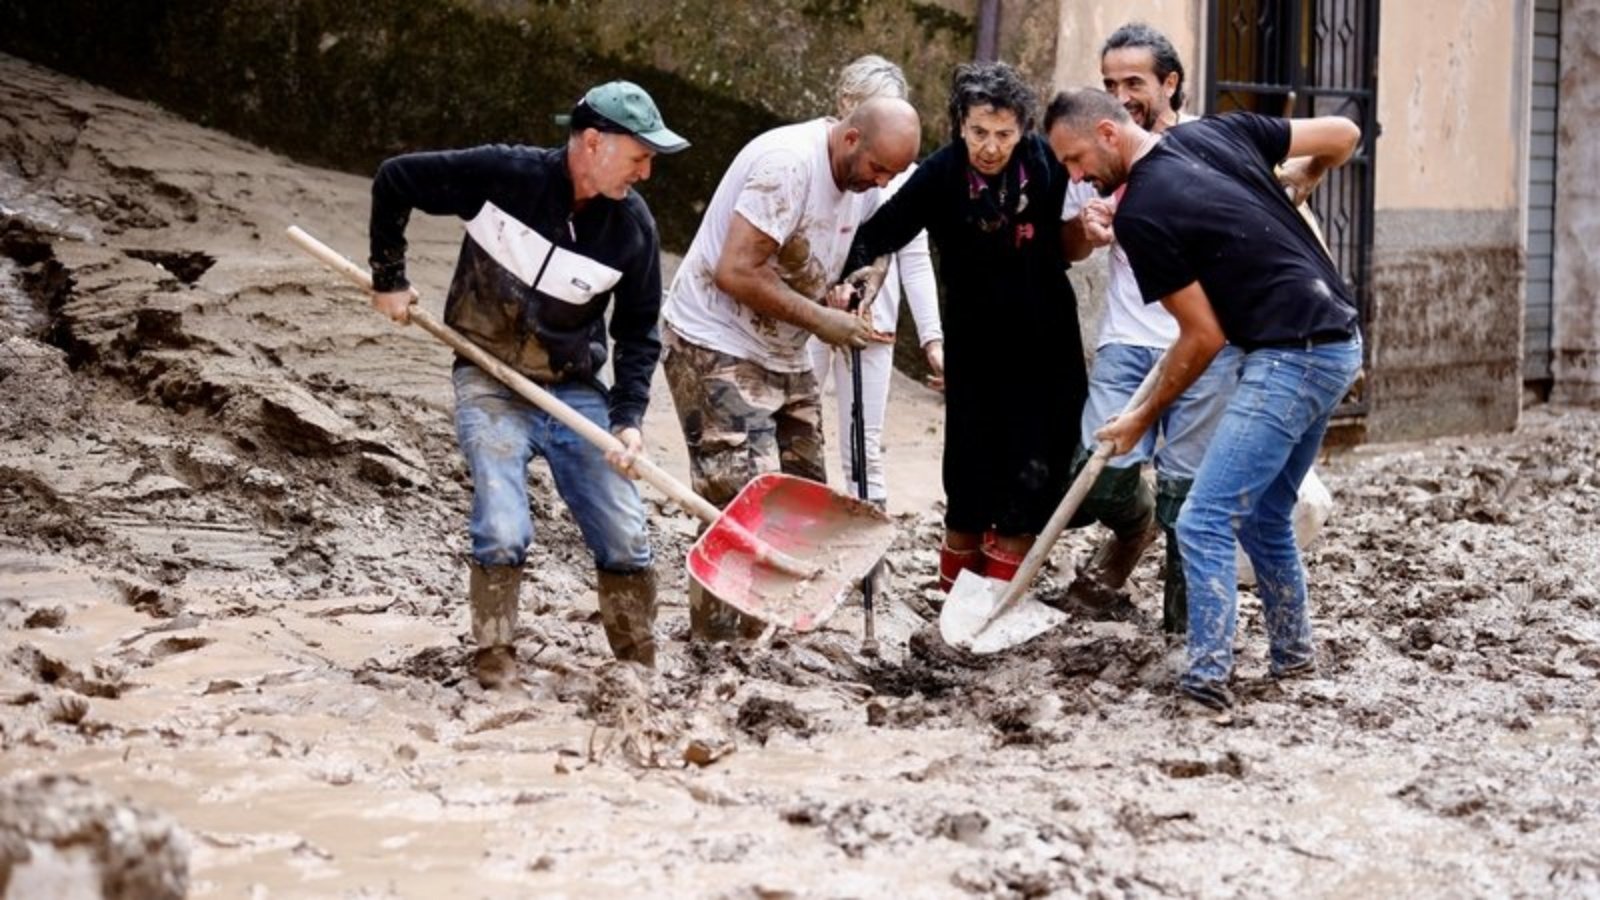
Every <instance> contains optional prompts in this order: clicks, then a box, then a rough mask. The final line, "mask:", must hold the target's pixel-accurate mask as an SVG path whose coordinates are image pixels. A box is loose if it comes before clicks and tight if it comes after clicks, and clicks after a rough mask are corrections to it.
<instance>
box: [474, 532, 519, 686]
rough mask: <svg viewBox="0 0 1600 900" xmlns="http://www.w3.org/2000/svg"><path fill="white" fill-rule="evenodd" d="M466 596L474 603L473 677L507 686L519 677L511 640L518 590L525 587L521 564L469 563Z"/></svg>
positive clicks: (514, 650) (513, 635)
mask: <svg viewBox="0 0 1600 900" xmlns="http://www.w3.org/2000/svg"><path fill="white" fill-rule="evenodd" d="M467 570H468V572H469V575H468V579H467V600H468V602H469V603H470V604H471V606H472V640H473V642H474V643H476V644H477V645H478V649H477V651H476V652H475V653H473V656H472V677H474V678H476V679H477V680H478V684H480V685H482V686H483V687H485V688H498V687H504V686H506V685H508V684H511V683H513V682H515V681H516V680H517V653H516V649H515V648H514V647H513V646H512V641H513V639H514V638H515V636H516V632H517V594H518V591H519V590H520V588H521V587H522V567H521V566H484V565H479V564H478V563H477V562H475V561H469V562H468V563H467Z"/></svg>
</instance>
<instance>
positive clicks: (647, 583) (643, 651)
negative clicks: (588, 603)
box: [600, 569, 656, 668]
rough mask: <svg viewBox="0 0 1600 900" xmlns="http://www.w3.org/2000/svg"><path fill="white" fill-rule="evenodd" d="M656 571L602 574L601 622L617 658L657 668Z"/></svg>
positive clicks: (645, 570)
mask: <svg viewBox="0 0 1600 900" xmlns="http://www.w3.org/2000/svg"><path fill="white" fill-rule="evenodd" d="M655 621H656V571H655V569H643V570H641V571H638V572H604V571H603V572H601V573H600V622H601V624H603V625H604V626H605V629H606V641H607V642H608V643H610V644H611V652H612V653H613V654H614V655H615V656H616V657H617V659H620V660H625V661H627V662H636V663H641V664H643V665H646V666H649V667H650V668H655V665H656V638H655V631H654V627H655Z"/></svg>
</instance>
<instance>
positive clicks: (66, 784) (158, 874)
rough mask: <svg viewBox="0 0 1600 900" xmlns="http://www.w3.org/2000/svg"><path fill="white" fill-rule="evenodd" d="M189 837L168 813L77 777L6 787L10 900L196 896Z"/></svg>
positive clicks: (1, 808) (3, 867)
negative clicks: (191, 884)
mask: <svg viewBox="0 0 1600 900" xmlns="http://www.w3.org/2000/svg"><path fill="white" fill-rule="evenodd" d="M189 852H190V850H189V837H188V835H187V834H185V833H184V831H183V830H182V829H181V828H179V827H178V825H177V823H175V822H173V821H172V820H171V819H170V818H168V817H167V816H166V815H164V814H162V813H159V812H155V811H153V810H150V809H147V808H144V807H142V806H138V805H135V804H132V803H128V802H125V801H120V800H116V799H114V798H112V797H110V796H108V795H106V794H104V793H102V792H100V791H98V790H96V789H95V788H94V787H93V786H91V785H90V784H89V782H87V781H85V780H83V779H81V778H78V777H75V776H72V775H43V776H38V777H34V778H26V779H19V780H14V781H11V782H10V783H8V784H5V785H3V786H0V892H3V893H4V894H5V896H7V897H102V898H105V900H163V898H174V900H176V898H182V897H186V896H188V893H189Z"/></svg>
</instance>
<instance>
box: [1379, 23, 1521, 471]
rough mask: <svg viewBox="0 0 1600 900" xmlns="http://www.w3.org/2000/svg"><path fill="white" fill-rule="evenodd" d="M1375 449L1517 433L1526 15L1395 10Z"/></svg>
mask: <svg viewBox="0 0 1600 900" xmlns="http://www.w3.org/2000/svg"><path fill="white" fill-rule="evenodd" d="M1382 15H1383V18H1382V20H1381V22H1380V25H1379V37H1378V44H1379V55H1378V121H1379V122H1380V124H1381V126H1382V129H1383V131H1382V134H1381V136H1380V137H1379V138H1378V142H1377V159H1376V178H1377V183H1376V188H1375V192H1376V207H1377V210H1376V217H1375V221H1374V232H1375V234H1374V243H1373V261H1372V264H1373V271H1372V313H1371V319H1370V321H1369V323H1368V324H1369V328H1368V332H1367V339H1368V343H1369V345H1370V356H1369V360H1370V366H1369V368H1368V379H1369V381H1368V383H1369V386H1370V398H1371V400H1370V402H1371V406H1370V408H1369V412H1368V416H1367V422H1366V426H1367V436H1368V437H1369V439H1373V440H1398V439H1405V438H1417V437H1427V436H1433V435H1441V434H1458V433H1465V432H1482V431H1497V430H1507V429H1511V428H1514V427H1516V424H1517V418H1518V415H1519V413H1520V409H1521V394H1522V390H1521V387H1522V379H1521V358H1522V327H1523V318H1522V276H1523V265H1524V263H1523V243H1524V239H1523V234H1522V210H1521V204H1522V193H1523V183H1524V181H1525V180H1526V175H1525V172H1524V166H1525V164H1526V163H1525V158H1526V154H1527V133H1528V112H1527V110H1528V105H1527V104H1528V90H1529V81H1530V77H1531V75H1530V70H1529V68H1528V65H1529V62H1528V60H1529V45H1528V41H1529V40H1530V34H1531V19H1530V18H1529V17H1530V16H1531V6H1530V5H1529V4H1527V3H1526V2H1523V0H1464V2H1451V3H1448V4H1447V3H1414V4H1400V3H1385V4H1383V5H1382Z"/></svg>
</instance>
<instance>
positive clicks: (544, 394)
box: [288, 225, 811, 572]
mask: <svg viewBox="0 0 1600 900" xmlns="http://www.w3.org/2000/svg"><path fill="white" fill-rule="evenodd" d="M288 234H289V240H291V241H294V242H295V243H296V244H298V245H300V248H301V249H303V250H305V251H306V252H307V253H309V254H311V255H312V256H315V257H316V258H317V259H320V260H322V261H323V262H324V263H326V264H327V265H328V267H329V268H331V269H333V270H334V271H336V272H338V273H339V274H341V275H343V276H344V277H345V278H347V279H349V280H350V281H352V282H354V283H355V284H357V285H359V286H360V287H363V288H366V289H367V290H369V291H370V290H372V276H371V275H369V274H367V271H366V270H365V269H363V268H361V267H360V266H358V265H356V264H355V263H353V262H351V261H350V260H348V259H346V258H344V257H343V256H341V255H340V254H339V252H338V251H336V250H334V249H333V248H332V247H329V246H328V245H327V244H324V243H322V242H321V241H319V240H317V239H316V238H314V237H312V236H311V235H309V234H307V233H306V232H304V231H302V230H301V229H300V227H299V226H297V225H291V226H289V231H288ZM411 321H412V322H414V323H416V324H417V325H418V326H420V327H421V328H422V330H423V331H426V332H428V333H429V334H431V335H433V336H434V337H436V338H438V339H439V340H441V341H444V342H445V343H446V344H449V345H450V348H451V349H452V350H455V351H456V352H457V353H459V354H461V355H462V356H464V357H466V358H467V359H469V360H471V361H472V364H473V365H475V366H477V367H478V368H480V369H483V370H484V371H485V372H488V373H489V374H490V375H493V376H494V377H496V378H498V379H500V380H501V381H502V382H504V383H505V384H506V385H507V386H508V387H510V388H511V389H512V390H514V391H516V392H517V393H518V394H521V395H522V396H523V397H526V398H527V399H528V402H529V403H532V404H533V405H535V406H537V407H539V408H540V409H542V410H544V411H545V412H547V413H549V414H550V415H552V416H554V417H555V418H556V420H557V421H559V422H560V423H561V424H563V425H565V426H567V427H568V428H571V429H572V430H573V431H576V432H577V433H578V434H580V435H582V436H583V438H584V439H585V440H587V441H588V442H589V443H591V444H594V445H595V446H596V447H599V448H600V449H601V450H605V451H607V452H610V451H612V450H621V449H622V442H621V441H619V440H617V439H616V437H615V436H613V435H612V434H611V433H610V432H608V431H606V430H605V429H604V428H601V427H600V426H599V425H596V424H595V423H593V422H591V421H589V420H588V419H586V418H584V417H583V416H581V415H579V414H578V412H577V410H574V409H573V408H572V407H570V406H568V405H567V404H565V403H562V402H561V401H560V400H559V399H558V398H557V397H556V396H555V395H554V394H552V393H550V392H549V391H547V390H545V389H544V388H542V387H540V386H539V385H537V384H534V383H533V382H532V381H530V380H528V378H527V377H525V376H524V375H522V373H520V372H518V371H517V370H515V369H513V368H511V367H510V366H508V365H506V364H505V363H503V362H501V361H500V360H498V359H495V358H494V357H493V356H490V355H489V354H488V353H487V352H486V351H484V349H483V348H482V347H479V346H478V345H477V344H474V343H473V342H471V341H469V340H467V339H466V338H465V337H464V336H462V334H461V333H460V332H459V331H456V330H455V329H454V328H451V327H450V326H449V325H446V324H444V323H443V322H440V321H439V320H438V319H435V318H434V317H433V316H432V315H431V314H430V313H428V311H427V310H425V309H423V308H422V307H420V306H412V307H411ZM633 469H634V471H635V472H638V473H639V477H640V478H642V479H644V480H645V481H647V482H649V483H650V484H651V485H652V486H654V487H655V488H656V490H658V491H660V492H661V493H663V494H666V495H667V496H668V497H670V498H672V499H673V500H675V501H677V503H679V504H680V505H681V506H683V508H684V509H687V510H688V511H689V512H691V513H693V514H694V515H695V516H697V517H699V518H700V519H701V520H703V521H705V522H708V523H709V522H715V521H716V520H717V519H718V517H720V516H721V515H722V512H721V511H720V510H718V509H717V508H716V507H715V506H713V505H711V503H710V502H709V501H707V500H706V499H705V498H704V497H701V496H700V495H699V494H696V493H695V492H694V491H692V490H690V489H689V487H688V486H687V485H685V484H684V483H683V482H681V481H679V480H678V479H676V478H673V477H672V476H671V475H670V474H668V473H667V471H666V470H665V469H662V468H661V467H660V466H658V465H656V464H655V463H653V462H651V461H650V460H648V459H645V458H644V457H642V456H641V457H636V458H635V459H634V462H633ZM730 524H737V523H730ZM740 527H742V526H740ZM750 537H751V539H752V540H753V541H754V540H755V536H754V535H750ZM755 542H756V543H757V544H759V543H760V542H759V541H755ZM805 571H807V572H809V571H811V569H810V567H805Z"/></svg>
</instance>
